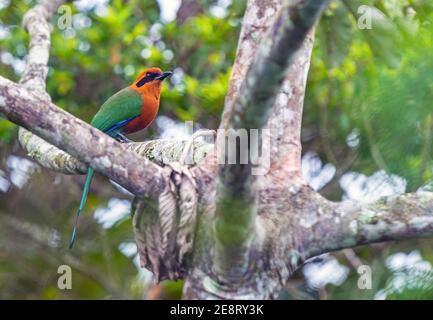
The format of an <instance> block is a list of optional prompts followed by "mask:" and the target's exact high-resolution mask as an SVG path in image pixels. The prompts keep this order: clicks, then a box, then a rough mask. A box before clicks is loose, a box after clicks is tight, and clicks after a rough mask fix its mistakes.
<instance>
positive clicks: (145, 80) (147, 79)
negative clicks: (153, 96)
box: [137, 72, 160, 88]
mask: <svg viewBox="0 0 433 320" xmlns="http://www.w3.org/2000/svg"><path fill="white" fill-rule="evenodd" d="M159 75H160V74H159V73H157V72H148V73H146V75H145V76H144V77H143V78H141V79H140V81H138V82H137V88H140V87H142V86H144V85H145V84H146V83H148V82H150V81H152V80H155V78H157V77H158V76H159Z"/></svg>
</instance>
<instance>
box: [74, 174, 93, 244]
mask: <svg viewBox="0 0 433 320" xmlns="http://www.w3.org/2000/svg"><path fill="white" fill-rule="evenodd" d="M93 173H94V170H93V169H92V168H90V167H89V169H88V170H87V177H86V182H85V184H84V188H83V193H82V195H81V201H80V206H79V208H78V211H77V215H76V217H75V222H74V226H73V229H72V234H71V240H70V242H69V249H72V247H73V246H74V243H75V240H76V238H77V226H78V219H79V218H80V214H81V211H83V209H84V205H85V204H86V200H87V195H88V193H89V188H90V184H91V183H92V178H93Z"/></svg>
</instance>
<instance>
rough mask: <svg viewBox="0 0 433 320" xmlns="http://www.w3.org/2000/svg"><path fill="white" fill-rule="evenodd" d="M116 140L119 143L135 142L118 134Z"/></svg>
mask: <svg viewBox="0 0 433 320" xmlns="http://www.w3.org/2000/svg"><path fill="white" fill-rule="evenodd" d="M115 139H116V140H117V141H119V142H120V143H129V142H133V141H132V140H129V139H128V138H127V137H125V136H124V135H123V134H121V133H118V134H116V136H115Z"/></svg>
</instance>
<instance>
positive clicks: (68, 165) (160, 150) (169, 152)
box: [19, 129, 213, 174]
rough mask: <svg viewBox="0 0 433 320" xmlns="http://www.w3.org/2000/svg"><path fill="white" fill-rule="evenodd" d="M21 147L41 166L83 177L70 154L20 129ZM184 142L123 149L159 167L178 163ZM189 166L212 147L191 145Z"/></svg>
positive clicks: (149, 143) (167, 141)
mask: <svg viewBox="0 0 433 320" xmlns="http://www.w3.org/2000/svg"><path fill="white" fill-rule="evenodd" d="M19 139H20V142H21V145H22V147H23V148H24V149H25V150H27V153H28V156H29V157H30V158H32V159H33V160H35V161H37V162H38V163H39V164H40V165H41V166H43V167H45V168H47V169H51V170H55V171H58V172H61V173H64V174H85V173H86V172H87V165H86V164H85V163H83V162H81V161H79V160H78V159H77V158H74V157H72V156H71V155H70V154H68V153H66V152H64V151H62V150H60V149H59V148H57V147H55V146H53V145H51V144H49V143H48V142H46V141H44V140H43V139H41V138H39V137H38V136H36V135H34V134H32V133H31V132H29V131H27V130H25V129H23V130H20V132H19ZM185 144H186V141H180V140H171V139H159V140H150V141H145V142H133V143H127V144H124V146H125V147H126V149H128V150H131V151H134V152H135V153H137V154H138V155H139V156H142V157H146V158H147V159H149V160H151V161H152V162H154V163H156V164H157V165H159V166H163V165H166V164H168V163H170V162H174V161H179V159H180V156H181V154H182V152H183V149H184V146H185ZM192 149H193V155H192V162H191V164H192V165H196V164H198V163H200V161H202V160H203V159H204V158H205V157H206V156H207V154H208V153H210V152H211V151H212V150H213V144H209V143H204V142H194V148H192Z"/></svg>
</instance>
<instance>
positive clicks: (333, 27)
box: [0, 0, 433, 299]
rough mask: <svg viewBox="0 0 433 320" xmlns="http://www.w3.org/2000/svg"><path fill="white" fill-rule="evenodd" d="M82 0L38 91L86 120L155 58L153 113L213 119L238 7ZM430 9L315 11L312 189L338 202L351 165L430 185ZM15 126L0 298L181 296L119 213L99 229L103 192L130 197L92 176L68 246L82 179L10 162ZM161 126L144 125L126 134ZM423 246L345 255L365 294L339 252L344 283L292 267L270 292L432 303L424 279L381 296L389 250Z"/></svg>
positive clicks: (1, 238)
mask: <svg viewBox="0 0 433 320" xmlns="http://www.w3.org/2000/svg"><path fill="white" fill-rule="evenodd" d="M83 2H85V1H74V2H73V3H72V4H69V6H70V8H71V9H72V12H73V20H72V22H73V24H72V28H70V29H66V30H60V29H59V27H58V26H57V25H56V24H54V29H53V34H52V47H51V58H50V62H49V65H50V70H49V74H48V80H47V90H48V92H49V93H50V94H51V96H52V98H53V101H54V102H55V103H56V104H57V105H59V106H61V107H62V108H64V109H66V110H68V111H69V112H71V113H72V114H74V115H75V116H77V117H79V118H82V119H85V120H87V121H88V120H90V119H91V117H92V116H93V114H94V113H95V112H96V111H97V109H98V106H99V105H100V104H101V103H102V102H103V101H104V100H105V99H106V98H108V97H109V96H110V95H112V94H113V93H114V92H116V91H117V90H119V89H120V88H122V87H124V86H126V85H128V84H129V83H130V82H132V81H133V79H134V78H135V76H136V75H137V74H138V73H139V72H140V70H141V69H143V68H146V67H149V66H159V67H161V68H162V69H164V70H166V69H167V70H174V71H175V76H173V77H172V79H171V82H170V83H168V84H167V85H166V86H165V87H164V91H163V97H162V105H161V111H160V114H163V115H165V116H167V117H170V118H172V119H176V120H178V121H184V120H194V121H195V122H196V123H198V124H200V125H201V126H203V127H208V128H216V127H217V126H218V123H219V120H220V115H221V111H222V107H223V103H224V97H225V94H226V91H227V85H228V79H229V77H230V71H231V66H232V64H233V61H234V58H235V53H236V46H237V42H238V35H239V31H240V25H241V22H242V15H243V11H244V8H245V1H239V0H236V1H233V2H230V1H216V0H215V1H211V0H197V1H196V3H197V4H198V7H199V10H197V11H194V10H183V11H182V15H183V16H182V17H180V16H178V17H176V18H175V19H174V20H172V21H165V20H163V19H162V17H161V8H160V7H159V6H158V3H157V2H156V1H151V0H144V1H138V0H129V1H121V0H112V1H107V2H108V5H105V4H104V3H105V2H104V1H98V2H94V5H83ZM34 4H35V1H29V0H26V1H15V0H12V1H6V0H0V74H1V75H2V76H5V77H8V78H10V79H12V80H14V81H18V80H19V77H20V73H21V72H22V69H23V66H24V62H25V57H26V54H27V42H28V36H27V34H26V32H25V31H24V30H23V28H22V27H21V20H22V17H23V15H24V14H25V12H26V11H27V10H28V9H29V8H30V7H31V6H33V5H34ZM361 5H369V6H371V7H370V8H373V7H374V8H376V9H374V10H372V11H371V18H372V21H371V25H372V28H371V29H360V28H359V27H358V21H359V17H360V13H359V11H358V10H359V7H360V6H361ZM180 12H181V10H180V11H179V13H178V15H179V14H180ZM185 12H186V13H187V14H186V16H185ZM221 12H222V13H223V14H221ZM432 12H433V5H432V4H431V1H429V0H387V1H385V0H365V1H358V0H347V1H346V0H343V1H333V2H332V3H331V5H330V6H329V8H328V9H327V10H326V12H325V13H324V15H323V17H322V19H321V21H320V23H319V25H318V27H317V31H316V42H315V47H314V51H313V56H312V63H311V69H310V74H309V79H308V85H307V95H306V100H305V111H304V119H303V132H302V140H303V141H302V142H303V152H304V153H306V152H314V153H316V154H317V155H318V156H319V157H320V158H321V159H322V161H323V162H325V163H332V164H333V165H334V166H335V168H336V173H335V175H334V177H333V178H332V179H331V181H330V182H329V183H328V184H327V185H326V186H325V187H323V189H322V190H321V192H322V193H323V194H324V195H325V196H327V197H328V198H330V199H335V200H339V199H341V198H342V197H343V196H345V194H344V190H343V189H342V188H341V186H340V184H339V179H340V178H341V177H342V176H343V175H344V174H345V173H347V172H352V171H353V172H359V173H363V174H365V175H367V176H370V175H372V174H374V173H375V172H377V171H378V170H385V171H386V172H388V173H392V174H395V175H398V176H400V177H402V178H404V179H405V182H406V190H407V191H416V190H417V189H418V188H419V187H421V186H425V185H428V184H429V183H430V182H431V179H432V152H431V147H432V138H433V118H432V117H433V115H432V112H431V106H430V104H431V101H432V98H433V97H432V89H433V82H432V78H431V74H432V70H433V59H432V55H433V53H432V52H433V50H432V49H433V38H432V34H433V24H432V18H433V15H432ZM188 13H190V14H188ZM59 17H60V16H59V15H57V16H56V17H55V19H54V22H56V21H57V19H58V18H59ZM16 133H17V128H16V126H15V125H13V124H11V123H10V122H8V121H6V120H4V119H0V298H40V299H59V298H61V299H73V298H82V299H87V298H132V299H141V298H152V299H158V298H178V297H180V294H181V288H182V282H163V283H162V284H160V285H155V284H152V283H151V281H150V280H149V279H150V275H149V274H148V273H146V272H143V271H142V270H141V271H140V268H139V266H138V265H139V264H138V262H137V257H136V253H135V252H134V250H125V248H127V247H128V244H131V243H133V237H132V231H131V221H130V219H129V217H128V214H127V212H126V213H125V214H123V215H121V218H120V219H114V220H115V223H114V224H111V225H109V226H104V224H103V223H101V221H100V219H94V217H93V216H92V213H94V212H95V211H97V210H100V209H101V208H108V209H110V201H112V200H113V199H121V200H118V201H124V200H125V199H126V200H125V201H127V200H128V199H130V195H128V194H125V193H124V192H121V191H119V188H116V187H115V186H113V185H112V184H109V183H107V181H106V179H104V178H103V177H97V179H96V181H95V183H94V184H93V185H92V189H91V195H90V196H89V201H88V205H87V207H86V214H85V215H84V218H83V219H82V221H81V222H80V224H81V225H80V230H79V232H80V234H79V240H78V245H77V246H76V248H74V250H73V251H69V250H68V249H67V242H68V237H69V232H70V225H71V219H72V213H74V212H75V210H76V207H77V205H78V199H79V195H80V191H81V187H82V183H83V181H82V177H69V176H63V175H60V174H56V173H53V172H48V171H47V170H43V169H41V168H36V169H34V170H30V169H29V168H30V167H31V165H24V164H23V162H22V161H21V162H18V164H16V163H15V162H16V161H15V162H14V161H13V159H15V158H11V156H14V157H16V158H19V159H23V157H25V155H24V154H23V151H22V150H21V149H20V148H19V145H18V143H17V136H16ZM159 134H160V132H158V128H157V127H156V126H152V128H151V129H150V131H148V132H146V133H145V134H144V136H143V134H142V135H139V136H138V139H143V138H149V137H152V136H157V135H159ZM11 159H12V160H11ZM25 168H27V169H25ZM33 171H34V173H33ZM20 179H21V180H22V179H24V181H25V183H23V184H20V183H19V181H20ZM2 183H3V187H1V186H2ZM4 186H7V188H6V187H4ZM110 199H111V200H110ZM108 209H107V211H110V210H113V208H111V209H110V210H108ZM126 211H127V210H126ZM431 244H432V241H431V240H422V241H411V242H402V243H394V244H389V245H378V246H372V247H371V246H370V247H362V248H359V249H357V250H356V254H357V256H358V257H359V259H361V261H363V262H364V263H366V264H369V265H370V266H371V268H372V270H373V289H372V290H358V289H357V281H358V274H357V273H356V270H355V268H354V267H353V266H351V263H350V261H349V260H348V259H347V258H346V257H345V256H344V255H343V254H342V253H341V252H340V253H336V254H335V257H336V258H337V259H338V261H339V263H341V264H342V265H346V266H348V267H349V268H350V272H349V274H348V276H347V278H346V280H345V281H344V282H343V283H342V284H340V285H339V286H334V285H327V286H326V287H324V288H320V289H317V288H311V287H309V286H308V285H307V283H306V282H305V281H304V276H303V274H302V272H297V273H296V274H295V276H294V278H293V280H291V281H290V282H289V284H288V286H287V288H286V290H285V292H283V293H282V296H281V297H283V298H295V299H296V298H304V299H305V298H313V299H316V298H328V299H332V298H342V299H350V298H362V299H372V298H374V297H377V295H379V293H380V292H385V291H386V297H387V298H392V299H400V298H432V296H431V292H432V289H431V286H430V287H429V286H424V287H416V288H414V287H410V288H408V289H407V290H405V289H404V286H403V289H401V288H400V289H401V290H400V289H399V290H398V292H397V291H392V289H393V287H392V285H391V284H392V281H393V279H394V276H395V272H393V271H390V270H389V268H387V267H386V259H387V257H388V256H389V255H390V254H393V253H397V252H400V251H404V252H410V251H411V250H413V249H414V248H416V249H418V250H420V252H421V255H422V257H423V259H425V260H426V261H429V262H430V263H433V249H431ZM132 247H133V245H132ZM61 264H68V265H71V266H72V268H73V270H74V273H73V290H70V291H61V290H58V289H57V286H56V284H57V278H58V276H59V275H58V274H57V267H58V266H59V265H61ZM408 274H409V276H408V277H407V278H406V282H408V283H409V282H411V281H412V280H413V279H415V278H417V279H418V278H419V277H424V278H423V279H427V280H424V282H425V283H427V284H428V283H431V275H429V273H428V272H427V273H425V274H422V275H419V274H417V275H416V276H414V277H413V279H411V278H410V274H411V273H410V270H409V272H408ZM429 281H430V282H429ZM385 289H386V290H385Z"/></svg>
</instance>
